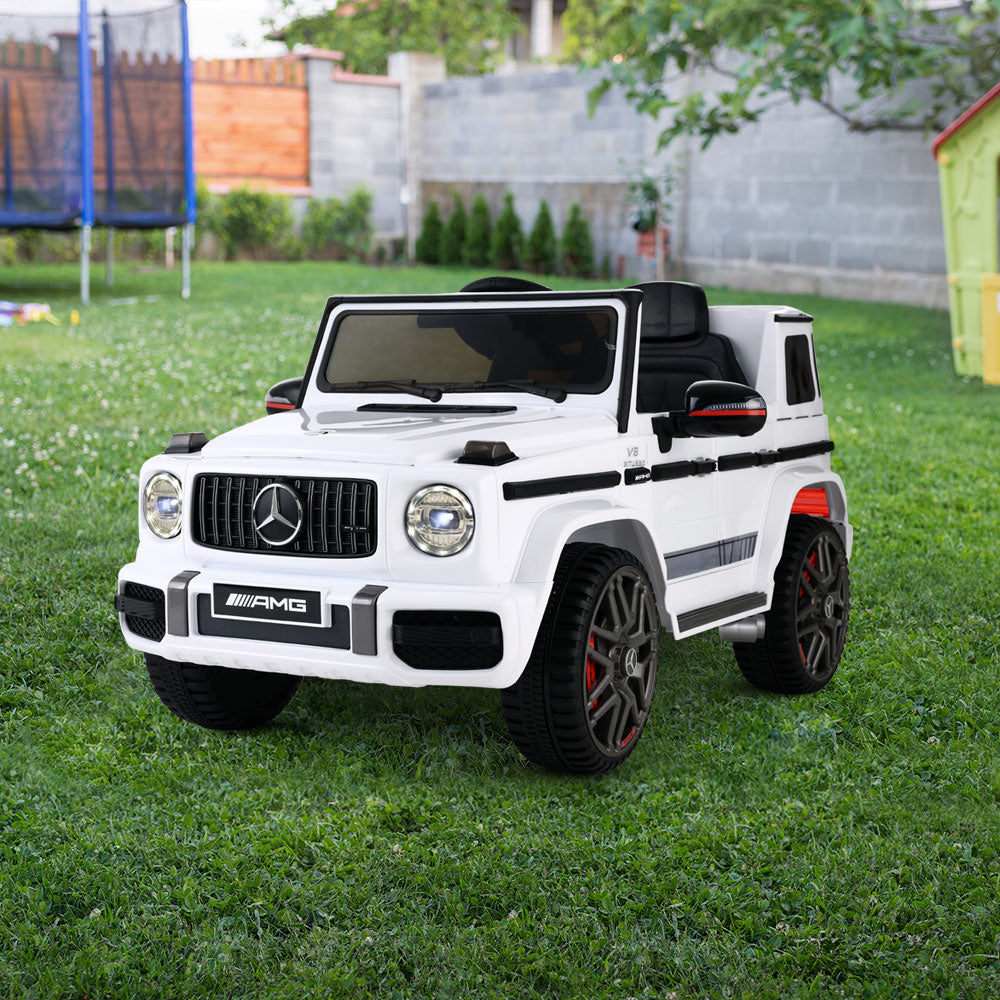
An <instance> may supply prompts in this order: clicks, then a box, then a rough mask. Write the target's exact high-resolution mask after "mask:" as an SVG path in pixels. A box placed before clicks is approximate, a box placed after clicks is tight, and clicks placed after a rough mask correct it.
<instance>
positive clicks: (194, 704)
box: [146, 653, 302, 730]
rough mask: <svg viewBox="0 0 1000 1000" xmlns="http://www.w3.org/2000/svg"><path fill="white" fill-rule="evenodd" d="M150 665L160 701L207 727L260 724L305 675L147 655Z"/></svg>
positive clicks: (286, 700)
mask: <svg viewBox="0 0 1000 1000" xmlns="http://www.w3.org/2000/svg"><path fill="white" fill-rule="evenodd" d="M146 670H147V672H148V673H149V679H150V681H152V684H153V689H154V690H155V691H156V693H157V694H158V695H159V696H160V701H162V702H163V704H164V705H166V706H167V708H169V709H170V711H171V712H173V713H174V715H177V716H180V718H182V719H184V720H185V721H186V722H193V723H195V724H196V725H199V726H204V727H205V728H206V729H228V730H236V729H256V728H257V727H258V726H263V725H264V724H265V723H267V722H270V721H271V720H272V719H273V718H274V717H275V716H276V715H277V714H278V713H279V712H280V711H281V710H282V709H283V708H284V707H285V706H286V705H287V704H288V703H289V701H291V699H292V695H293V694H295V689H296V688H297V687H298V686H299V682H300V681H301V680H302V678H301V677H297V676H294V675H291V674H274V673H265V672H264V671H260V670H235V669H233V668H232V667H210V666H202V665H200V664H197V663H176V662H174V661H173V660H165V659H163V657H162V656H153V655H152V654H151V653H147V654H146Z"/></svg>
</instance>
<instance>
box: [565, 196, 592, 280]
mask: <svg viewBox="0 0 1000 1000" xmlns="http://www.w3.org/2000/svg"><path fill="white" fill-rule="evenodd" d="M562 254H563V266H564V267H565V268H566V273H567V274H572V275H574V276H575V277H577V278H589V277H590V276H591V275H592V274H593V273H594V241H593V239H592V238H591V235H590V223H589V222H587V220H586V219H585V218H584V216H583V209H582V208H580V206H579V205H578V204H573V205H571V206H570V210H569V218H568V219H567V220H566V228H565V229H564V230H563V237H562Z"/></svg>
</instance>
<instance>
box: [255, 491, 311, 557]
mask: <svg viewBox="0 0 1000 1000" xmlns="http://www.w3.org/2000/svg"><path fill="white" fill-rule="evenodd" d="M253 527H254V531H256V532H257V535H258V536H259V537H260V539H261V540H262V541H264V542H266V543H267V544H268V545H273V546H276V547H281V546H282V545H289V544H291V543H292V542H293V541H294V540H295V538H296V537H297V536H298V533H299V530H300V529H301V527H302V501H301V500H299V497H298V494H297V493H296V492H295V490H293V489H292V488H291V486H286V485H285V484H284V483H271V484H270V486H265V487H264V488H263V489H262V490H261V491H260V492H259V493H258V494H257V496H256V497H254V501H253Z"/></svg>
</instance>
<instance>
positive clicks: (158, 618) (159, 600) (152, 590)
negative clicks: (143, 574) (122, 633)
mask: <svg viewBox="0 0 1000 1000" xmlns="http://www.w3.org/2000/svg"><path fill="white" fill-rule="evenodd" d="M122 595H123V596H124V597H127V598H130V599H132V600H135V601H145V602H147V603H148V604H149V605H150V607H149V608H148V610H147V609H143V611H144V613H143V614H141V615H139V614H131V615H130V614H128V613H126V614H125V627H126V628H127V629H128V630H129V631H130V632H131V633H132V634H133V635H137V636H139V637H140V638H141V639H149V640H150V641H152V642H160V641H161V640H162V639H163V636H164V634H165V633H166V631H167V615H166V610H165V601H164V597H163V591H162V590H159V589H158V588H156V587H147V586H145V585H143V584H141V583H126V584H125V586H124V587H123V588H122Z"/></svg>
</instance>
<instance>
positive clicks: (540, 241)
mask: <svg viewBox="0 0 1000 1000" xmlns="http://www.w3.org/2000/svg"><path fill="white" fill-rule="evenodd" d="M524 258H525V264H527V266H528V267H529V268H530V269H531V270H532V271H536V272H538V273H539V274H555V272H556V269H557V265H558V260H559V243H558V240H557V239H556V227H555V226H554V225H553V224H552V213H551V212H550V211H549V203H548V202H547V201H545V200H544V199H542V203H541V204H540V205H539V206H538V214H537V215H536V216H535V221H534V224H533V225H532V227H531V233H530V235H529V236H528V246H527V250H526V252H525V255H524Z"/></svg>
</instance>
